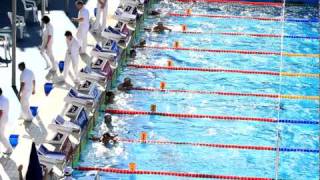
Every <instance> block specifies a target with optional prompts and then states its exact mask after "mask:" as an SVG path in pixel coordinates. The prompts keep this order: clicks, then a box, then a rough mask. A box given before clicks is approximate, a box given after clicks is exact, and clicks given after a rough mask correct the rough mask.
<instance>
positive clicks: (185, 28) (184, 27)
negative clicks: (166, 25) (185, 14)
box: [181, 24, 187, 32]
mask: <svg viewBox="0 0 320 180" xmlns="http://www.w3.org/2000/svg"><path fill="white" fill-rule="evenodd" d="M181 28H182V32H186V31H187V25H185V24H182V25H181Z"/></svg>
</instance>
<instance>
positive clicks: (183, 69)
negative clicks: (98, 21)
mask: <svg viewBox="0 0 320 180" xmlns="http://www.w3.org/2000/svg"><path fill="white" fill-rule="evenodd" d="M128 67H134V68H139V69H165V70H172V71H200V72H223V73H239V74H262V75H271V76H290V77H314V78H319V77H320V74H310V73H290V72H274V71H254V70H236V69H215V68H198V67H177V66H156V65H142V64H128Z"/></svg>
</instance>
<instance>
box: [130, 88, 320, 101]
mask: <svg viewBox="0 0 320 180" xmlns="http://www.w3.org/2000/svg"><path fill="white" fill-rule="evenodd" d="M131 90H135V91H150V92H165V93H191V94H212V95H223V96H252V97H266V98H279V95H278V94H257V93H239V92H219V91H200V90H182V89H159V88H145V87H134V88H132V89H131ZM280 97H281V98H285V99H304V100H320V96H301V95H284V94H281V95H280Z"/></svg>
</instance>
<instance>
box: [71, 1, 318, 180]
mask: <svg viewBox="0 0 320 180" xmlns="http://www.w3.org/2000/svg"><path fill="white" fill-rule="evenodd" d="M156 7H157V8H162V9H163V10H164V11H167V12H169V11H170V12H177V13H183V12H184V9H187V8H192V9H193V12H194V13H198V14H217V15H243V16H261V17H279V16H280V14H281V11H280V9H279V8H273V7H247V6H230V5H211V4H210V5H208V4H201V3H199V4H193V5H190V4H178V3H165V2H161V3H160V4H158V5H156ZM316 12H317V10H316V8H314V7H303V6H300V7H288V9H287V10H286V17H288V18H312V17H316ZM159 20H161V21H163V22H164V23H165V24H167V25H170V26H175V28H179V25H180V24H187V26H188V30H194V31H196V30H201V31H213V32H245V33H265V34H281V32H282V29H281V27H282V24H281V23H280V22H267V21H266V22H265V21H257V20H244V19H212V18H200V17H187V18H182V17H169V16H162V17H156V18H155V17H148V18H147V19H145V23H144V26H145V27H150V26H152V25H153V24H156V23H157V22H158V21H159ZM283 27H284V34H287V35H303V36H318V35H319V31H318V28H319V25H318V24H317V23H294V22H286V23H285V24H284V26H283ZM140 38H144V39H146V40H147V45H150V46H153V45H157V46H169V47H171V46H172V44H173V42H174V41H179V42H181V45H182V46H183V47H194V48H204V49H231V50H252V51H273V52H280V50H281V39H280V38H254V37H244V36H242V37H241V36H223V35H208V34H182V33H178V32H171V33H164V34H154V33H148V32H143V31H141V32H140ZM283 48H284V49H283V50H284V51H285V52H289V53H305V54H316V53H319V42H318V40H309V39H289V38H286V39H284V46H283ZM168 59H171V60H172V61H173V64H174V66H187V67H203V68H224V69H239V70H258V71H275V72H279V68H280V65H281V63H280V62H281V58H280V56H274V55H244V54H217V53H206V52H193V51H171V50H168V51H166V50H155V49H139V50H138V52H137V57H136V58H135V59H132V60H130V61H129V63H135V64H148V65H161V66H163V65H164V66H165V65H166V63H167V60H168ZM282 71H283V72H294V73H319V59H318V58H306V57H283V59H282ZM125 77H130V78H132V80H133V83H134V84H135V86H137V87H152V88H158V87H159V84H160V82H162V81H164V82H166V87H167V88H168V89H186V90H206V91H225V92H241V93H266V94H278V93H279V92H280V93H281V94H290V95H306V96H319V88H320V87H319V79H317V78H307V77H282V78H280V77H278V76H269V75H250V74H231V73H209V72H196V71H168V70H150V69H136V68H132V67H125V68H123V72H122V73H121V75H120V77H119V78H118V79H117V82H118V83H120V82H121V81H122V80H123V79H124V78H125ZM280 86H281V88H279V87H280ZM280 89H281V90H280ZM151 104H157V110H158V111H159V112H172V113H189V114H209V115H226V116H247V117H262V118H275V119H277V118H280V119H292V120H312V121H318V120H319V102H318V101H316V100H292V99H281V106H282V109H281V110H279V108H278V105H279V101H278V99H272V98H263V97H238V96H220V95H207V94H188V93H163V92H143V91H130V92H128V93H123V92H116V99H115V103H114V104H111V105H108V107H107V108H108V109H123V110H142V111H148V110H149V107H150V105H151ZM102 115H103V114H102ZM102 115H101V117H100V118H99V119H98V124H97V126H96V127H95V129H94V131H93V134H95V135H101V134H103V133H104V132H105V131H112V132H113V133H115V134H118V136H119V137H121V138H127V139H138V138H139V134H140V132H141V131H146V132H147V133H148V138H149V139H152V140H167V141H178V142H201V143H215V144H237V145H256V146H273V147H275V146H276V133H277V129H278V130H279V132H280V136H281V141H280V147H286V148H304V149H319V126H318V125H304V124H285V123H283V124H277V123H264V122H250V121H222V120H212V119H190V118H171V117H161V116H141V115H135V116H129V115H113V122H112V125H113V129H112V130H110V129H108V128H107V127H106V126H105V124H104V123H103V118H102ZM275 160H276V152H273V151H256V150H238V149H218V148H207V147H194V146H187V145H153V144H126V143H119V144H118V145H116V146H114V147H109V148H106V147H105V146H103V145H102V144H100V143H92V142H89V143H88V145H87V146H86V148H85V149H83V151H82V153H81V159H80V164H79V165H80V166H95V167H115V168H121V169H127V168H128V164H129V163H130V162H135V163H136V164H137V169H141V170H157V171H177V172H193V173H207V174H221V175H237V176H253V177H267V178H274V177H275ZM279 162H280V163H279V178H281V179H290V180H291V179H292V180H296V179H298V180H313V179H314V180H316V179H319V154H317V153H302V152H280V156H279ZM100 176H101V179H123V180H126V179H130V180H135V179H137V180H141V179H143V180H150V179H154V180H158V179H159V180H160V179H161V180H162V179H164V180H171V179H172V180H174V179H188V178H182V177H168V176H152V175H120V174H109V173H100ZM74 177H75V178H76V179H90V177H91V178H92V172H75V173H74Z"/></svg>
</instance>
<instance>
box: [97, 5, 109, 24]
mask: <svg viewBox="0 0 320 180" xmlns="http://www.w3.org/2000/svg"><path fill="white" fill-rule="evenodd" d="M101 15H102V24H101V30H104V29H105V28H106V24H107V16H108V5H107V4H106V5H105V7H104V8H103V9H101V8H100V4H99V3H98V4H97V15H96V22H95V24H94V29H99V27H100V21H101Z"/></svg>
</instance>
